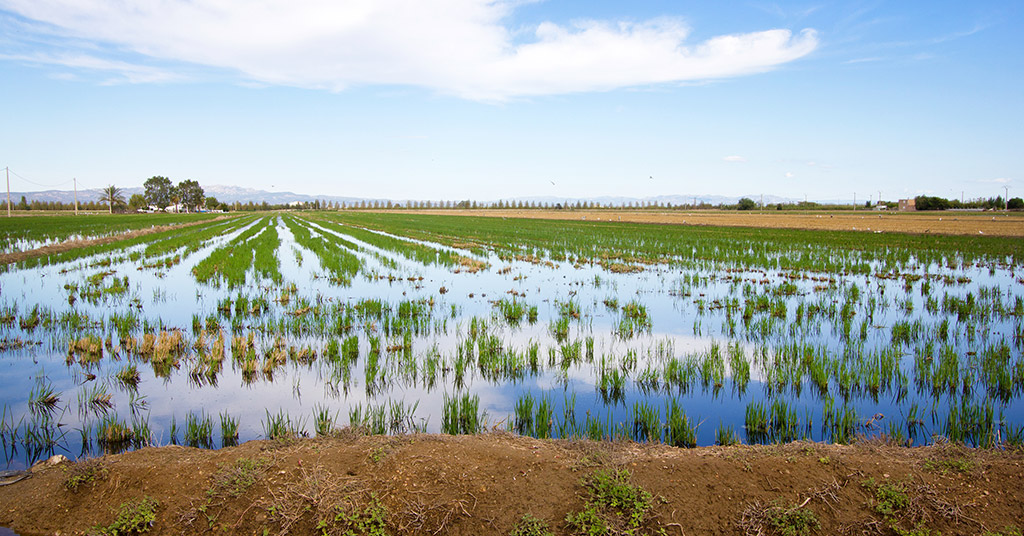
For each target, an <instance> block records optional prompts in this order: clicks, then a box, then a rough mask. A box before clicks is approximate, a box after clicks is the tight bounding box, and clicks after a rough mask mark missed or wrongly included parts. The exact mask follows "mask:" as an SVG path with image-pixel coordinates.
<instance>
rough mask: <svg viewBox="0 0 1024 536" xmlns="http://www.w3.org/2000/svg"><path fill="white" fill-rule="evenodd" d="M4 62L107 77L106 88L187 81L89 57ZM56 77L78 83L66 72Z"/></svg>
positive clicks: (15, 58)
mask: <svg viewBox="0 0 1024 536" xmlns="http://www.w3.org/2000/svg"><path fill="white" fill-rule="evenodd" d="M0 60H7V61H17V62H21V63H34V64H40V65H54V66H60V67H65V68H69V69H86V70H90V71H97V72H101V73H106V74H107V75H108V76H106V77H105V78H104V79H103V83H104V84H118V83H131V84H137V83H152V82H170V81H176V80H182V79H183V76H181V75H179V74H177V73H174V72H171V71H166V70H163V69H159V68H155V67H149V66H145V65H138V64H134V63H129V62H124V61H116V60H107V59H103V58H97V57H94V56H90V55H87V54H55V55H53V54H43V53H37V54H21V55H18V54H0ZM54 76H55V77H57V78H60V79H65V80H74V79H76V77H75V76H74V75H73V74H71V73H66V72H65V73H57V74H55V75H54Z"/></svg>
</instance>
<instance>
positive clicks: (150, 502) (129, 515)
mask: <svg viewBox="0 0 1024 536" xmlns="http://www.w3.org/2000/svg"><path fill="white" fill-rule="evenodd" d="M158 506H160V503H159V502H157V501H156V500H155V499H153V498H150V497H143V498H141V499H136V500H133V501H128V502H125V503H123V504H121V508H120V510H119V511H118V513H117V519H115V520H114V522H113V523H112V524H111V525H110V526H107V527H95V530H96V531H97V532H99V533H100V534H107V535H110V536H122V535H127V534H141V533H143V532H148V531H149V529H151V528H153V525H154V524H155V523H156V509H157V507H158Z"/></svg>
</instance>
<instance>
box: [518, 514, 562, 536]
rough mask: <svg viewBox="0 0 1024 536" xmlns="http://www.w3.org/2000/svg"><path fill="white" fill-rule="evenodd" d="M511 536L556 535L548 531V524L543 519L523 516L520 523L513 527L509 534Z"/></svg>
mask: <svg viewBox="0 0 1024 536" xmlns="http://www.w3.org/2000/svg"><path fill="white" fill-rule="evenodd" d="M508 535H509V536H554V534H553V533H552V532H551V531H550V530H548V524H547V522H545V521H544V520H543V519H537V518H535V517H533V516H532V515H530V514H525V515H523V517H522V518H520V519H519V523H516V526H515V527H512V531H511V532H509V533H508Z"/></svg>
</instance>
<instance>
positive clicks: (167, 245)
mask: <svg viewBox="0 0 1024 536" xmlns="http://www.w3.org/2000/svg"><path fill="white" fill-rule="evenodd" d="M55 218H56V219H57V220H60V219H61V218H63V217H55ZM68 219H70V218H68ZM86 221H90V222H94V223H95V222H96V221H100V220H86ZM103 221H105V220H103ZM140 221H141V220H140ZM147 221H148V220H147ZM48 225H51V226H52V229H55V230H54V231H53V232H50V233H49V234H46V233H42V234H38V236H37V235H31V236H30V235H29V234H27V233H28V231H26V230H24V229H20V228H19V229H13V228H12V229H10V230H8V236H7V237H6V238H7V243H8V244H14V245H9V246H8V247H9V248H17V247H23V246H24V245H25V244H28V243H31V242H32V241H37V242H45V241H47V240H56V239H61V238H62V237H68V236H75V235H76V231H75V230H74V229H73V227H72V223H70V222H67V221H55V222H54V223H53V224H48ZM97 225H99V227H97V228H95V229H92V228H90V229H88V230H81V231H77V234H81V235H84V234H86V233H88V234H95V235H97V236H101V235H104V234H113V233H115V232H117V231H118V230H119V229H123V228H125V227H124V226H123V225H122V224H117V225H114V224H113V223H109V222H108V223H102V222H101V223H99V224H97ZM103 225H108V227H103ZM118 225H121V226H120V227H119V226H118ZM132 225H143V224H142V223H137V224H136V223H132ZM133 228H137V227H133ZM18 244H20V245H21V246H18ZM1022 259H1024V244H1019V243H1017V242H1016V241H1013V240H1007V239H1002V238H995V237H985V236H979V237H940V236H923V235H922V236H911V235H893V234H874V233H840V232H821V231H819V232H813V231H793V230H764V229H747V228H714V227H685V226H653V225H638V224H622V223H615V222H599V221H596V222H579V221H538V220H504V219H500V218H468V217H455V216H425V215H409V214H400V213H399V214H372V213H348V212H297V213H263V214H250V215H245V216H240V217H234V218H231V219H227V220H216V221H214V220H210V221H201V222H199V223H198V224H196V225H193V226H189V227H182V228H173V229H170V230H167V231H162V232H158V233H154V234H149V235H144V236H138V237H134V238H130V239H126V240H121V241H117V242H113V243H110V244H104V245H102V246H93V247H89V248H82V249H80V250H72V251H68V252H65V253H60V254H55V255H51V256H49V257H41V258H37V259H32V260H29V261H23V262H20V263H17V264H12V265H8V266H7V267H6V268H5V270H4V271H3V273H0V331H2V333H0V365H3V366H2V367H0V378H2V380H3V381H2V383H0V385H3V387H2V388H0V407H2V419H0V446H2V447H3V449H4V459H5V462H6V464H7V465H8V466H9V467H21V466H25V465H28V464H30V463H31V462H32V461H34V460H36V459H38V458H40V457H44V456H47V455H50V454H53V453H64V454H66V455H69V456H71V457H74V456H78V455H82V454H92V453H98V452H118V451H122V450H125V449H131V448H138V447H140V446H144V445H150V444H157V445H162V444H171V443H179V442H180V443H181V444H184V445H190V446H196V447H202V448H214V447H219V446H222V445H225V446H226V445H233V444H237V443H238V442H240V441H246V440H250V439H257V438H271V439H279V438H287V437H296V436H314V435H331V434H334V433H337V432H338V431H339V430H342V429H344V428H345V427H352V428H355V429H358V430H360V431H364V432H370V433H386V434H401V433H410V432H416V431H428V432H434V433H438V432H440V433H449V434H471V433H479V432H481V431H485V430H491V429H501V430H509V431H512V432H514V433H518V434H522V435H529V436H533V437H538V438H549V437H575V438H590V439H630V440H634V441H642V442H660V443H665V444H669V445H674V446H678V447H693V446H697V445H712V444H723V445H727V444H735V443H739V442H745V443H772V442H787V441H792V440H796V439H804V438H806V439H812V440H816V441H829V442H836V443H848V442H851V441H855V440H856V439H857V438H858V437H883V436H884V437H886V438H888V439H889V440H891V441H893V442H895V443H899V444H903V445H921V444H927V443H931V442H934V441H936V440H940V438H941V439H947V440H950V441H955V442H960V443H964V444H966V445H969V446H976V447H985V448H988V447H996V446H999V445H1003V444H1007V443H1017V444H1019V443H1021V442H1022V441H1024V406H1022V404H1021V396H1022V389H1024V352H1022V351H1024V267H1022ZM218 424H219V426H217V425H218Z"/></svg>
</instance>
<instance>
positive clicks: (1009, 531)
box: [981, 525, 1024, 536]
mask: <svg viewBox="0 0 1024 536" xmlns="http://www.w3.org/2000/svg"><path fill="white" fill-rule="evenodd" d="M981 536H1024V534H1022V533H1021V531H1020V529H1019V528H1017V526H1016V525H1010V526H1008V527H1006V528H1004V529H1003V530H1001V531H999V532H992V531H990V530H986V531H985V532H983V533H982V534H981Z"/></svg>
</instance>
